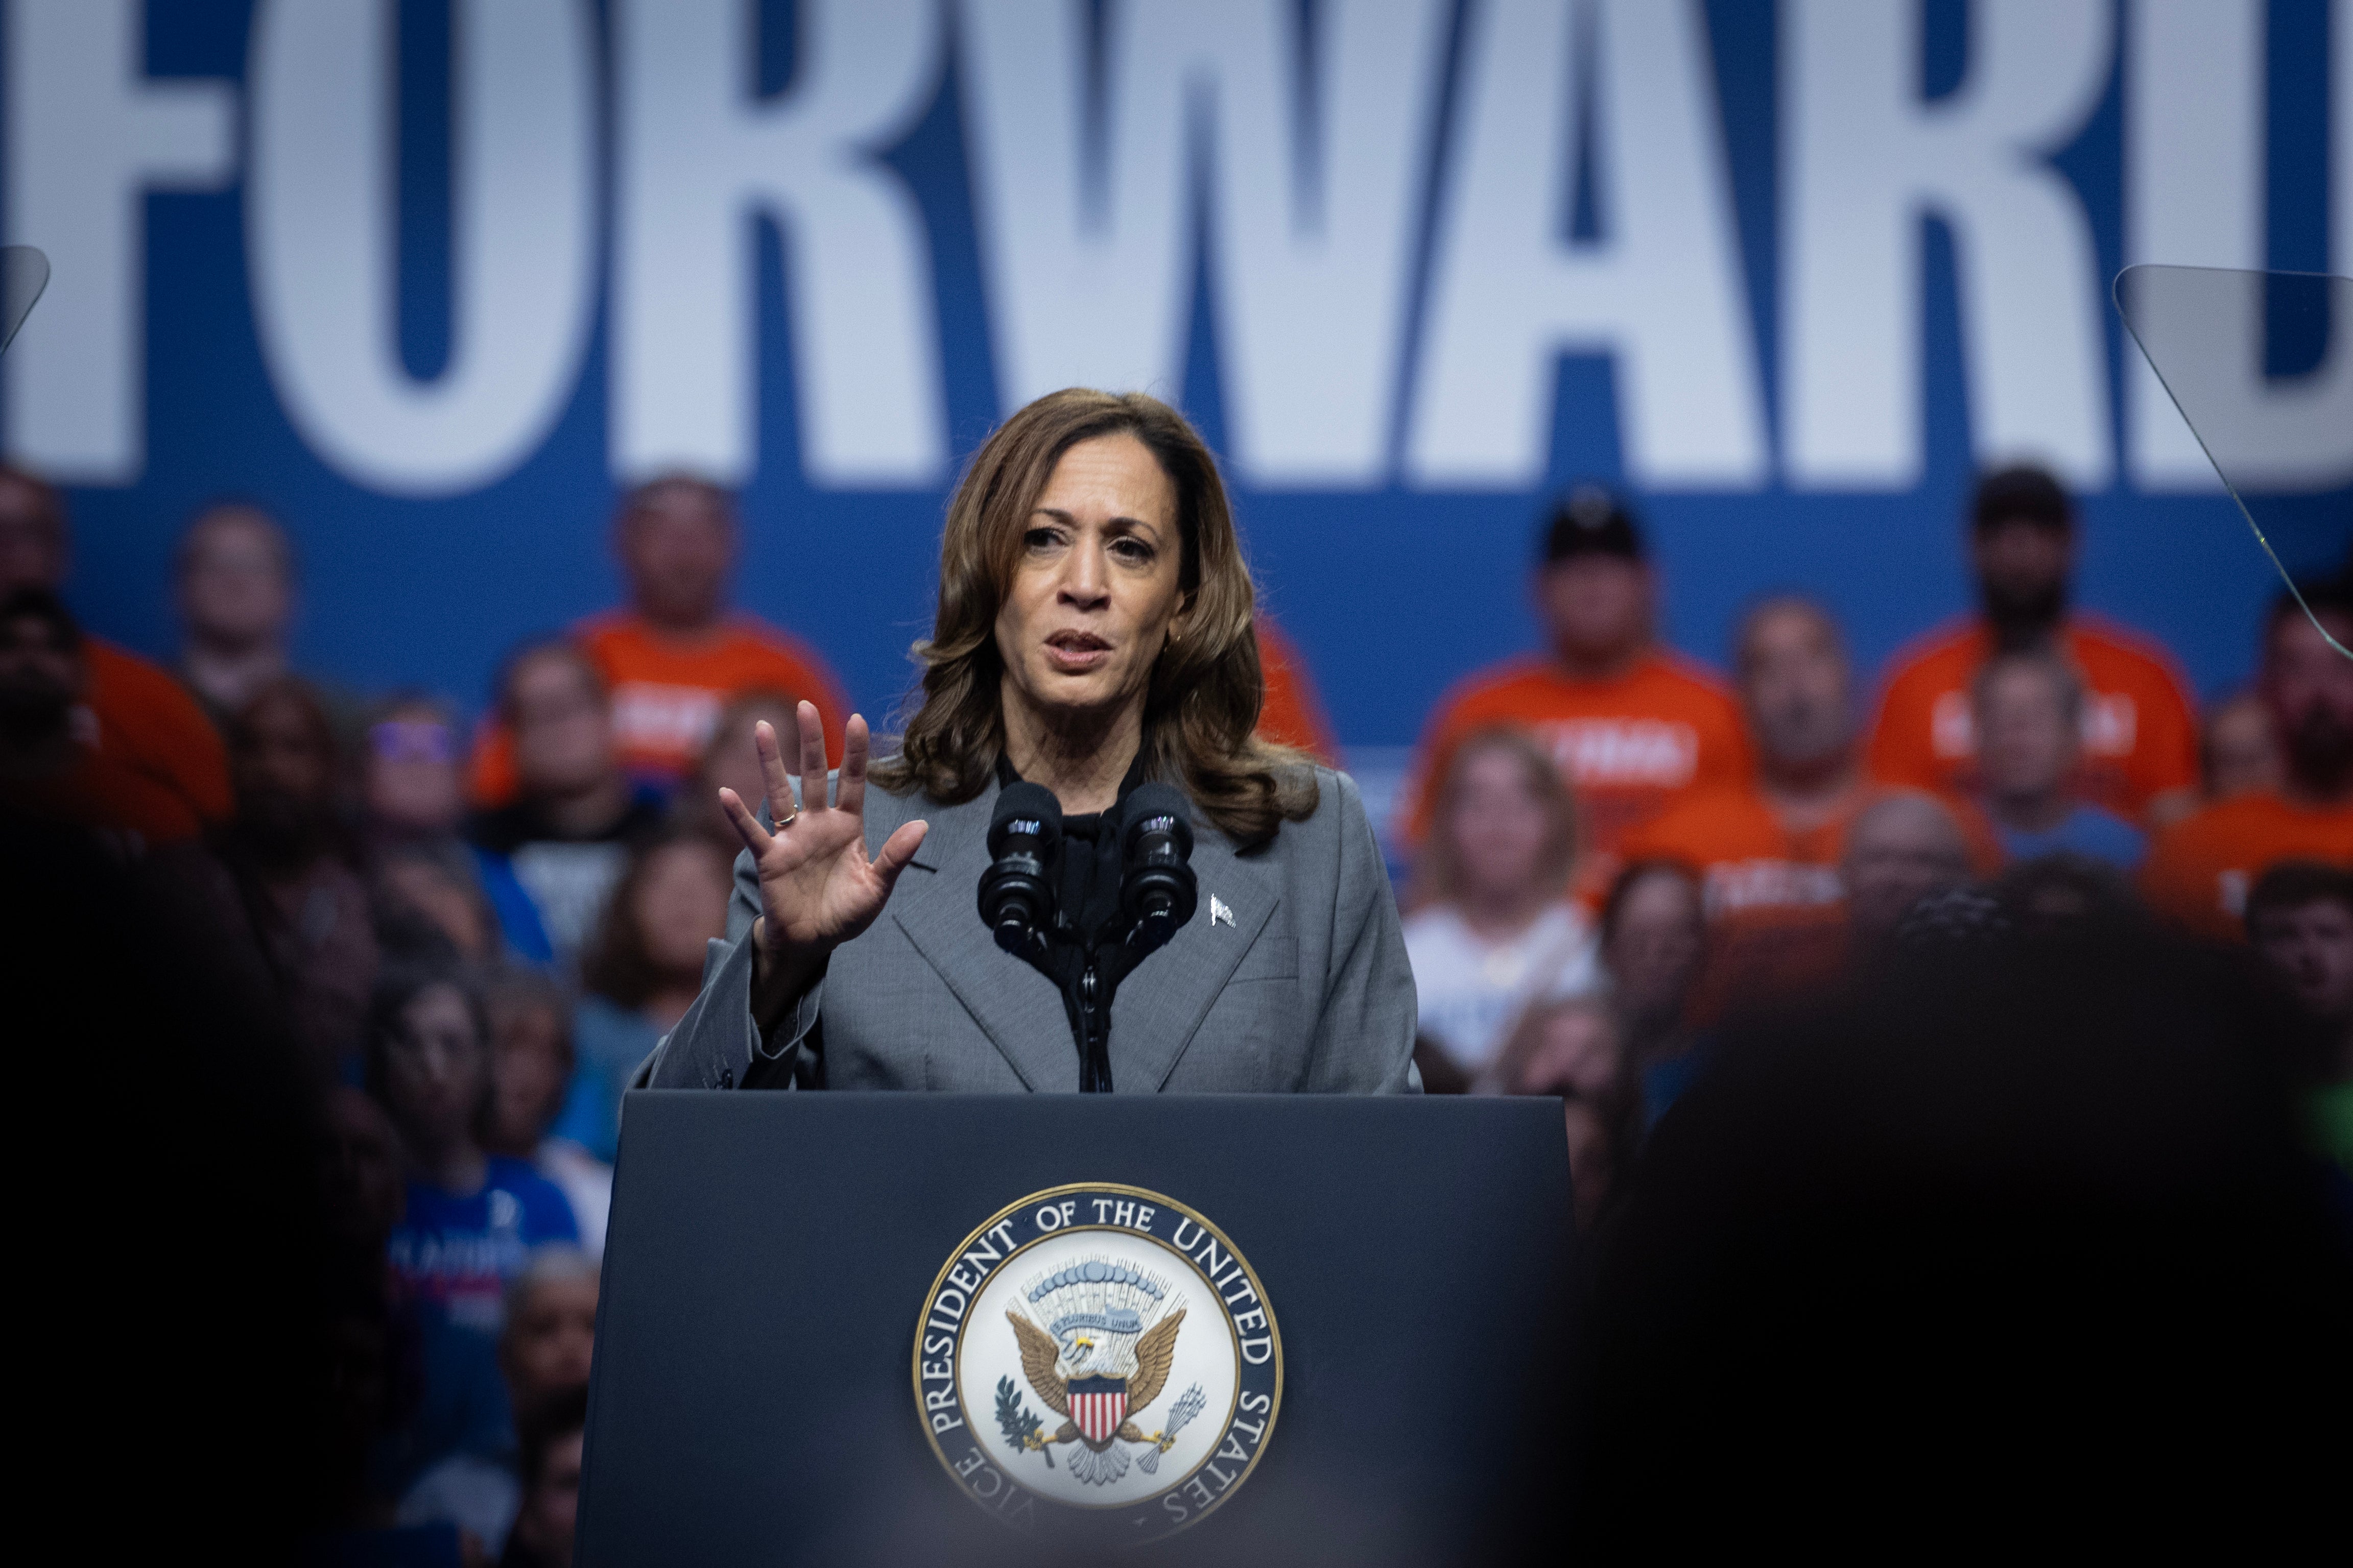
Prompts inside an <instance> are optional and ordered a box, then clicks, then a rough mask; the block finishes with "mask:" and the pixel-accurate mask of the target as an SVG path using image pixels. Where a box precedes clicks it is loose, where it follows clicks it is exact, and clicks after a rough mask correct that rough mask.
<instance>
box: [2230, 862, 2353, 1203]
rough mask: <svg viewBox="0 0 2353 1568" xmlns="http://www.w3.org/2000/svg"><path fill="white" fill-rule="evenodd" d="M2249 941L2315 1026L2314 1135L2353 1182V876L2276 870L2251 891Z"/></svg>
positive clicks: (2296, 866) (2328, 869)
mask: <svg viewBox="0 0 2353 1568" xmlns="http://www.w3.org/2000/svg"><path fill="white" fill-rule="evenodd" d="M2247 937H2248V940H2250V941H2251V942H2253V943H2254V947H2255V951H2256V952H2259V953H2261V954H2262V955H2263V962H2264V963H2266V964H2267V965H2268V966H2269V967H2270V968H2271V970H2272V972H2273V973H2275V974H2277V975H2278V976H2279V977H2280V979H2281V981H2282V982H2283V983H2284V984H2285V985H2286V986H2287V989H2288V992H2289V994H2291V995H2293V996H2294V997H2295V1001H2296V1005H2297V1006H2298V1007H2300V1008H2301V1009H2302V1010H2303V1012H2304V1016H2306V1018H2308V1019H2309V1020H2311V1022H2312V1026H2313V1038H2312V1048H2311V1050H2310V1051H2309V1052H2308V1053H2307V1055H2306V1060H2305V1062H2304V1063H2303V1064H2301V1065H2302V1066H2303V1067H2304V1068H2305V1072H2304V1074H2303V1076H2304V1078H2305V1079H2306V1082H2307V1084H2308V1085H2309V1088H2308V1089H2307V1094H2306V1103H2307V1105H2308V1107H2309V1110H2310V1113H2311V1118H2312V1122H2313V1131H2314V1133H2315V1134H2316V1138H2317V1141H2318V1142H2319V1145H2320V1149H2321V1152H2323V1153H2325V1154H2327V1156H2328V1158H2330V1159H2331V1160H2334V1161H2335V1162H2336V1163H2337V1165H2338V1167H2339V1168H2340V1169H2341V1170H2343V1171H2344V1172H2345V1173H2347V1174H2348V1175H2353V870H2348V869H2347V868H2344V867H2342V866H2326V865H2321V864H2319V863H2317V862H2316V861H2309V860H2286V861H2282V862H2281V863H2280V864H2278V865H2276V866H2274V867H2273V868H2271V869H2270V870H2268V871H2265V872H2264V873H2263V875H2262V876H2261V877H2259V878H2257V879H2255V885H2254V886H2253V888H2251V889H2248V891H2247Z"/></svg>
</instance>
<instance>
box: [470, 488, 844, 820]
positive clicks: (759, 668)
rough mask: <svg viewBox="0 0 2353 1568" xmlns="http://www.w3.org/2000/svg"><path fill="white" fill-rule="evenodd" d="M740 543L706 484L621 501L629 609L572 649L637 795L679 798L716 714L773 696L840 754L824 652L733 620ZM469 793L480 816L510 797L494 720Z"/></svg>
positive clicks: (618, 536) (729, 506)
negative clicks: (814, 713)
mask: <svg viewBox="0 0 2353 1568" xmlns="http://www.w3.org/2000/svg"><path fill="white" fill-rule="evenodd" d="M739 533H740V531H739V529H738V527H737V524H736V519H735V508H734V502H733V498H732V497H730V496H729V495H728V493H727V492H726V491H725V490H723V489H720V488H719V487H718V486H716V485H713V484H711V483H708V482H707V481H705V480H702V479H694V478H691V477H689V476H686V475H682V474H672V475H667V476H665V477H663V478H660V479H653V480H650V481H649V482H647V483H645V484H642V485H639V486H638V488H637V489H633V490H631V491H630V492H629V493H628V495H627V496H625V497H624V498H623V499H622V501H621V506H620V510H619V511H618V512H617V514H616V516H615V519H614V524H613V542H614V548H615V552H617V554H618V555H619V556H620V558H621V569H622V572H623V574H625V575H626V576H627V577H628V583H629V597H630V600H631V606H630V608H628V609H626V610H613V611H608V612H607V613H606V614H603V615H599V616H591V617H589V618H588V619H587V620H586V621H583V622H581V623H580V624H579V625H578V626H575V627H574V628H573V637H574V640H575V641H576V642H577V643H578V644H579V645H580V647H582V649H583V650H585V651H586V653H587V655H588V658H589V659H590V660H591V661H592V662H593V663H594V664H595V665H596V668H597V669H598V670H599V671H600V672H602V674H603V675H604V677H605V682H606V685H607V688H608V689H610V690H611V692H612V697H613V736H614V741H615V743H616V744H617V746H618V748H619V750H620V755H621V763H622V765H623V766H624V767H626V768H627V769H628V771H629V773H630V774H631V775H632V776H633V777H635V778H636V779H638V781H639V782H640V783H647V784H656V785H659V786H660V787H662V788H664V789H670V788H674V787H676V786H677V785H678V784H681V782H683V781H684V780H685V779H686V778H687V777H688V776H689V775H691V773H693V772H694V769H695V766H696V764H697V763H699V762H700V761H701V760H702V749H703V746H704V745H705V744H706V743H707V742H709V740H710V739H711V731H712V725H713V724H714V723H716V722H717V721H718V718H719V710H721V709H722V708H723V707H725V706H726V704H727V701H728V700H729V699H730V698H733V697H734V696H735V695H736V694H737V693H739V692H744V691H749V690H754V689H766V690H773V691H780V692H783V693H784V694H785V695H786V696H787V697H791V698H793V699H796V700H800V699H806V700H808V701H810V702H814V703H815V704H817V710H818V715H819V716H820V717H821V718H822V719H823V720H824V721H825V733H826V745H827V748H828V750H829V751H831V752H833V753H834V754H835V755H836V756H839V754H840V752H841V730H842V726H843V725H844V724H846V723H847V722H849V699H848V698H847V697H845V696H844V695H843V694H842V689H841V682H840V681H839V679H836V678H835V676H834V673H833V671H832V669H831V668H828V666H827V664H826V662H825V660H824V658H822V657H821V656H820V655H818V652H817V650H816V649H814V648H812V647H809V646H808V645H807V644H806V643H804V642H802V641H800V640H799V639H798V638H797V637H791V636H789V635H788V634H786V633H785V632H783V631H781V630H779V629H778V628H776V627H775V626H769V625H767V624H766V623H765V622H763V621H760V620H757V619H755V618H754V617H753V616H747V615H742V614H730V613H729V612H728V610H727V608H726V595H727V579H728V576H729V574H730V573H731V572H732V571H733V568H734V564H735V551H736V546H737V543H738V539H739ZM469 784H470V794H471V795H473V797H474V800H475V803H476V804H477V805H480V806H482V807H484V808H486V809H487V808H490V807H492V806H495V805H502V804H504V803H505V802H507V801H509V800H512V798H513V797H514V791H515V778H514V753H513V740H512V737H511V736H509V735H508V734H507V732H506V731H505V728H504V726H503V725H502V724H501V723H499V722H498V721H496V720H495V719H491V720H486V721H484V723H483V726H482V728H481V730H480V731H479V732H478V734H477V737H476V741H475V749H474V758H473V762H472V763H471V766H470V780H469Z"/></svg>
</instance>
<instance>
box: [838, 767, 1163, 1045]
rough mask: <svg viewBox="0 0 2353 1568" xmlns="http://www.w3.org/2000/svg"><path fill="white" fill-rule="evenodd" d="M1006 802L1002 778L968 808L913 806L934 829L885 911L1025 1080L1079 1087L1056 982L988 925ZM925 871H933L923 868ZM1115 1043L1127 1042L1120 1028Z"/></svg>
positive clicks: (924, 803) (911, 814)
mask: <svg viewBox="0 0 2353 1568" xmlns="http://www.w3.org/2000/svg"><path fill="white" fill-rule="evenodd" d="M996 808H997V785H996V784H995V783H994V782H993V781H992V782H991V783H990V784H989V786H988V788H987V789H986V790H984V791H983V792H982V793H981V794H980V795H979V796H978V797H977V798H976V799H974V800H969V801H966V802H965V804H964V805H950V806H941V805H936V804H935V803H934V802H931V801H921V802H911V803H909V806H908V810H907V816H908V817H909V818H910V819H912V818H913V817H914V816H919V815H920V816H923V817H925V818H926V819H928V820H929V821H930V823H931V825H932V826H931V831H930V832H929V833H928V834H926V835H925V836H924V838H923V847H922V848H921V849H919V850H917V851H916V853H915V858H914V860H913V862H912V863H911V864H910V865H909V867H908V868H907V870H906V871H905V872H904V873H902V874H901V876H900V878H899V885H898V886H897V887H896V888H894V889H892V894H891V901H890V903H889V904H888V905H886V906H885V908H886V909H887V910H888V911H889V913H890V916H891V918H892V920H894V921H897V922H898V924H899V929H900V930H901V931H904V932H905V933H906V935H907V940H908V941H909V942H913V944H914V946H915V951H916V952H920V953H922V954H923V958H924V960H925V962H927V963H930V964H931V966H932V967H933V968H934V969H935V970H937V971H938V972H939V975H940V978H941V979H942V980H944V981H945V982H946V983H947V986H948V989H949V990H950V991H953V992H954V993H955V997H956V1000H957V1001H959V1002H961V1003H963V1004H964V1005H965V1011H967V1012H969V1013H970V1014H971V1015H972V1016H973V1018H974V1020H975V1021H976V1022H977V1023H978V1024H979V1025H980V1026H981V1029H982V1031H983V1032H984V1033H985V1034H987V1036H988V1037H989V1040H990V1042H991V1043H992V1044H994V1045H995V1046H996V1047H997V1050H998V1052H999V1053H1001V1054H1002V1055H1003V1056H1004V1058H1005V1059H1006V1061H1007V1062H1008V1064H1009V1065H1010V1066H1011V1067H1012V1068H1013V1070H1014V1071H1015V1072H1016V1073H1018V1074H1019V1075H1020V1078H1021V1081H1022V1083H1023V1084H1025V1085H1027V1086H1028V1087H1029V1089H1033V1090H1035V1089H1075V1088H1076V1087H1077V1079H1078V1059H1079V1058H1078V1051H1077V1047H1074V1046H1073V1045H1072V1044H1071V1028H1070V1025H1069V1023H1068V1022H1067V1021H1066V1020H1065V1018H1064V1016H1063V1014H1062V1001H1061V997H1060V994H1057V993H1056V991H1055V990H1054V985H1053V982H1051V981H1050V980H1048V979H1047V978H1046V977H1045V976H1044V975H1042V974H1040V973H1038V972H1037V971H1036V970H1034V969H1032V968H1030V967H1029V965H1028V964H1026V963H1022V962H1021V961H1020V960H1019V959H1018V958H1016V957H1014V956H1013V955H1012V954H1011V953H1008V952H1000V951H998V949H997V943H996V942H994V941H992V940H991V939H990V937H989V934H988V930H987V927H985V926H984V925H982V924H981V921H980V912H979V910H978V908H977V906H976V899H977V898H978V896H979V888H980V875H981V873H982V872H983V871H986V870H987V869H988V819H989V816H990V815H991V814H992V813H993V812H994V811H995V810H996ZM872 831H873V830H872V829H871V828H870V829H869V833H870V836H871V833H872ZM925 871H927V872H930V873H931V874H930V875H928V876H919V875H917V874H916V873H918V872H925ZM1112 1048H1113V1050H1114V1051H1116V1050H1117V1049H1118V1048H1119V1043H1118V1034H1117V1031H1116V1030H1114V1031H1113V1040H1112Z"/></svg>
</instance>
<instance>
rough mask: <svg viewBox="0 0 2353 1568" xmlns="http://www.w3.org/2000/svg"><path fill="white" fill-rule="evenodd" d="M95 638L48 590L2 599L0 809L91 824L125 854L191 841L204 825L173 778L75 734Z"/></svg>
mask: <svg viewBox="0 0 2353 1568" xmlns="http://www.w3.org/2000/svg"><path fill="white" fill-rule="evenodd" d="M89 648H90V639H89V638H87V637H84V636H83V635H82V632H81V628H80V627H79V626H76V625H75V624H74V618H73V616H72V613H71V612H70V611H69V610H68V609H67V608H66V606H65V601H63V600H62V599H59V598H58V596H57V595H55V594H53V593H51V592H49V590H47V588H18V589H16V590H15V591H13V592H11V593H9V594H8V595H6V597H5V599H0V809H5V810H6V811H8V812H10V813H13V814H15V815H17V816H24V817H26V818H27V819H29V820H32V821H35V822H43V823H57V824H60V825H69V826H75V827H80V828H86V829H88V830H90V831H91V832H93V833H96V834H98V835H99V836H100V837H101V838H102V839H103V840H105V841H106V842H107V843H108V844H109V845H110V846H111V847H112V849H113V850H114V851H115V853H116V854H117V855H119V856H121V857H122V858H135V857H136V856H137V855H139V854H141V853H142V852H143V851H144V850H145V849H147V848H148V847H151V846H154V845H159V844H184V843H188V842H191V841H193V840H194V839H195V838H196V837H198V836H199V835H200V834H201V833H202V831H203V824H202V822H201V821H200V820H199V819H198V818H197V816H196V814H195V811H194V810H193V809H192V808H191V807H190V805H189V804H188V800H187V797H186V795H185V794H184V793H183V792H182V791H181V790H180V789H179V788H178V787H177V786H176V785H175V784H174V783H173V781H172V780H170V779H168V778H164V777H159V776H158V775H156V774H154V773H151V772H149V771H147V770H146V769H144V768H142V767H141V766H139V765H138V764H137V763H135V762H134V761H132V759H130V758H128V757H126V756H124V755H123V754H122V753H121V752H119V751H117V752H108V751H104V750H102V749H100V748H99V747H96V746H92V745H90V744H89V743H88V742H86V741H85V740H83V739H82V738H81V737H80V736H79V735H77V734H76V733H75V729H76V726H75V724H74V713H75V704H76V702H77V701H78V700H79V697H80V695H81V693H82V691H83V690H84V689H85V688H86V687H87V685H88V683H89V666H88V663H87V660H86V655H87V653H88V650H89Z"/></svg>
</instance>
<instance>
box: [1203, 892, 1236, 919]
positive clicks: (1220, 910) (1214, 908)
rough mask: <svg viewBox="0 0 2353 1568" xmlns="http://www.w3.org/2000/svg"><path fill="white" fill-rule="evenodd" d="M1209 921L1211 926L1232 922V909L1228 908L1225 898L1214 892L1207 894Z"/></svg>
mask: <svg viewBox="0 0 2353 1568" xmlns="http://www.w3.org/2000/svg"><path fill="white" fill-rule="evenodd" d="M1209 923H1210V924H1211V925H1212V926H1229V925H1231V924H1233V923H1234V911H1233V910H1230V909H1228V908H1227V907H1226V901H1225V900H1223V899H1221V898H1219V897H1218V895H1217V894H1215V893H1211V894H1210V895H1209Z"/></svg>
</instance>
